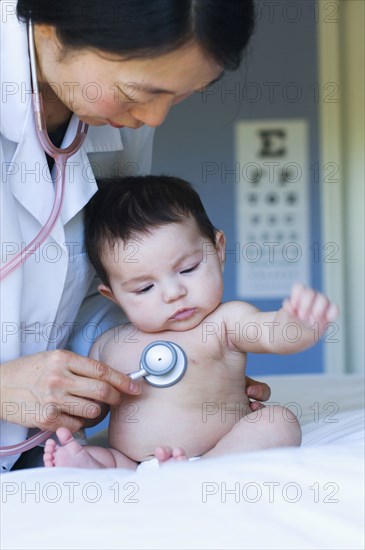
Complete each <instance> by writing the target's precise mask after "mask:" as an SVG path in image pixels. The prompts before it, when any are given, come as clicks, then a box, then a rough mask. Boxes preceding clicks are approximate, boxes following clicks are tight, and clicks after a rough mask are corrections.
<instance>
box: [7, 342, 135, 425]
mask: <svg viewBox="0 0 365 550" xmlns="http://www.w3.org/2000/svg"><path fill="white" fill-rule="evenodd" d="M140 391H141V389H140V386H139V384H137V383H135V382H132V381H131V379H130V378H129V377H128V376H127V375H126V374H122V373H120V372H117V371H115V370H113V369H112V368H111V367H109V366H107V365H105V364H104V363H101V362H100V361H96V360H95V359H90V358H87V357H82V356H80V355H77V354H75V353H73V352H71V351H66V350H54V351H46V352H42V353H37V354H34V355H28V356H26V357H21V358H19V359H16V360H14V361H9V362H7V363H3V364H2V365H1V419H2V420H5V421H7V422H12V423H14V424H22V425H24V426H28V427H29V428H35V427H37V428H40V429H41V430H51V431H55V430H56V429H57V428H59V427H61V426H64V427H66V428H69V429H70V430H71V431H72V432H76V431H77V430H79V429H80V428H82V427H83V425H84V423H85V422H87V423H88V424H89V423H90V420H92V419H96V418H98V417H99V416H100V414H101V412H102V407H101V405H100V403H97V402H101V403H106V404H108V405H111V406H114V405H117V404H119V403H120V401H121V398H122V395H121V394H124V393H125V394H129V395H138V394H139V393H140Z"/></svg>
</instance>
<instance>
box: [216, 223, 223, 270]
mask: <svg viewBox="0 0 365 550" xmlns="http://www.w3.org/2000/svg"><path fill="white" fill-rule="evenodd" d="M215 247H216V250H217V254H218V258H219V260H220V262H221V265H222V269H223V267H224V263H225V261H226V236H225V234H224V233H223V231H216V232H215Z"/></svg>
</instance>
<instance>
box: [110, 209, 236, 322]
mask: <svg viewBox="0 0 365 550" xmlns="http://www.w3.org/2000/svg"><path fill="white" fill-rule="evenodd" d="M224 254H225V239H224V235H223V233H221V232H217V235H216V243H215V244H213V243H211V242H209V241H208V240H207V238H206V237H203V236H202V235H201V234H200V232H199V230H198V227H197V224H196V222H195V220H193V219H191V218H188V219H187V220H186V221H184V222H181V223H173V224H168V225H163V226H161V227H158V228H154V229H152V230H151V232H150V233H149V234H148V235H144V234H139V235H138V236H137V237H136V239H134V240H131V241H128V242H127V243H123V242H122V241H120V242H118V243H116V245H115V248H114V250H113V251H111V250H110V249H109V250H108V251H107V252H106V253H105V255H104V258H103V264H104V266H105V268H106V271H107V272H108V274H109V280H110V287H107V286H105V285H100V286H99V291H100V292H101V293H102V294H104V295H105V296H107V297H108V298H110V299H111V300H113V301H114V302H116V303H117V304H118V305H119V306H120V307H121V308H122V309H123V310H124V312H125V313H126V315H127V317H128V319H129V320H130V321H131V322H133V323H134V324H135V325H136V326H137V327H138V329H139V330H142V331H144V332H160V331H165V330H176V331H185V330H190V329H192V328H194V327H196V326H197V325H198V324H199V323H201V321H202V320H203V319H204V318H205V317H206V316H207V315H209V313H211V312H212V311H214V309H215V308H216V307H217V306H218V305H219V304H220V303H221V300H222V295H223V278H222V273H223V265H224Z"/></svg>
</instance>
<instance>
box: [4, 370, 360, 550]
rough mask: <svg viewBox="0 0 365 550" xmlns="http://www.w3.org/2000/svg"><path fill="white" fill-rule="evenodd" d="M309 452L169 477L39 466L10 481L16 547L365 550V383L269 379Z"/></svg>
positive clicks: (201, 463) (222, 462)
mask: <svg viewBox="0 0 365 550" xmlns="http://www.w3.org/2000/svg"><path fill="white" fill-rule="evenodd" d="M265 381H267V382H268V383H269V384H270V386H271V388H272V397H271V400H270V403H276V402H280V403H281V404H282V405H285V406H287V407H288V408H290V409H291V410H292V411H293V412H294V413H295V414H296V415H297V416H298V417H299V419H300V422H301V424H302V429H303V444H302V447H301V448H283V449H274V450H267V451H261V452H257V453H252V454H245V455H243V454H240V455H238V454H237V455H230V456H224V457H221V458H215V459H210V460H196V461H194V462H184V463H181V462H180V463H175V464H171V465H165V466H164V467H163V468H159V469H145V470H143V469H142V470H140V471H137V472H130V471H125V470H116V469H114V470H112V469H108V470H81V469H75V468H50V469H45V468H40V469H32V470H23V471H16V472H11V473H8V474H5V475H3V476H2V477H1V483H2V494H1V520H2V521H1V524H2V530H1V531H2V533H1V548H3V549H4V550H5V549H17V550H18V549H22V548H29V549H33V548H34V549H36V548H37V549H43V548H44V549H45V548H47V549H53V548H54V549H56V548H57V549H102V548H108V549H116V548H125V549H168V548H169V549H170V548H171V549H190V548H191V549H215V548H216V549H220V548H221V549H230V548H232V549H252V548H255V549H280V550H283V549H291V550H292V549H316V550H317V549H322V548H323V549H330V550H336V549H347V550H348V549H351V550H356V549H363V548H364V413H363V410H364V381H363V379H362V378H360V377H358V376H351V375H349V376H338V377H333V376H331V377H329V376H322V375H306V376H302V375H300V376H276V377H269V378H267V377H266V378H265Z"/></svg>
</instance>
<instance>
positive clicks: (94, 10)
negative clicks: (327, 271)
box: [0, 0, 270, 470]
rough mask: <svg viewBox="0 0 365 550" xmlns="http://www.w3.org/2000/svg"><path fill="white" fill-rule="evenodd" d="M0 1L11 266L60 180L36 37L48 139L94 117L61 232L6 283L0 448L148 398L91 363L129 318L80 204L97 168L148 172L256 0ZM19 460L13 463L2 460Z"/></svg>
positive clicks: (265, 393) (237, 48)
mask: <svg viewBox="0 0 365 550" xmlns="http://www.w3.org/2000/svg"><path fill="white" fill-rule="evenodd" d="M0 5H1V10H2V14H1V55H2V60H1V61H2V72H1V78H2V101H1V158H2V184H1V209H2V210H1V239H2V242H1V246H2V251H1V261H2V265H3V266H4V265H6V264H7V262H8V261H9V260H11V259H12V258H13V257H14V255H16V254H17V253H19V252H20V251H21V250H22V249H24V247H25V246H26V245H27V244H28V243H29V242H30V241H32V239H33V238H34V236H35V235H37V234H38V233H39V231H40V229H41V227H42V225H44V224H45V222H46V221H47V218H48V216H49V213H50V211H51V209H52V205H53V202H54V193H55V192H54V189H55V188H54V184H55V180H56V179H57V177H59V173H58V172H57V166H55V165H54V161H53V159H52V158H51V157H49V156H47V155H46V154H45V152H44V149H43V147H42V145H41V143H40V141H39V138H38V135H37V133H36V129H35V122H34V113H33V109H32V101H31V90H32V80H31V71H30V58H29V51H28V37H29V33H31V36H30V38H31V39H33V40H34V53H35V60H34V63H35V65H36V67H35V69H36V73H34V72H33V73H32V74H33V79H34V78H35V79H36V80H37V82H36V83H34V82H33V88H34V84H38V87H39V90H40V92H41V93H42V96H43V103H44V113H45V122H46V128H47V131H48V135H49V137H50V139H51V141H52V142H53V143H54V144H55V145H56V146H57V147H62V148H64V147H67V146H68V145H69V144H70V143H71V142H72V141H73V138H74V136H75V133H76V130H77V126H78V122H79V120H80V121H82V122H84V123H86V124H88V125H89V129H88V132H87V135H86V139H85V141H84V142H83V145H82V146H81V148H80V149H79V150H78V152H77V153H75V154H74V155H73V156H72V157H71V158H70V159H69V161H68V163H67V170H66V175H65V196H64V201H63V205H62V210H61V213H60V216H59V218H58V220H57V222H56V224H55V226H54V228H53V229H52V231H51V233H50V235H49V236H48V238H47V239H46V240H45V242H44V243H43V244H42V245H41V246H40V247H39V248H37V249H34V250H35V251H34V253H33V254H31V253H30V252H27V254H26V255H25V257H24V258H23V259H22V262H21V265H20V266H19V267H18V268H17V269H16V270H14V271H13V272H12V273H10V275H9V276H7V277H6V278H5V279H4V280H3V281H2V283H1V421H2V424H1V446H4V445H6V446H7V445H11V444H14V443H17V442H19V441H21V440H24V439H25V438H26V437H27V435H28V431H29V428H37V429H42V430H48V429H49V430H52V431H54V430H56V429H57V428H58V427H59V426H66V427H68V428H70V429H71V430H72V431H73V432H76V431H78V430H79V429H80V428H82V427H85V426H87V425H91V424H93V423H94V424H95V423H96V422H97V421H98V420H99V419H100V418H101V416H102V415H103V414H105V411H102V407H100V406H99V405H98V404H97V402H102V403H105V405H106V406H107V405H115V404H117V403H118V402H119V399H120V394H121V392H122V393H123V392H125V393H129V394H133V393H139V391H140V390H139V387H138V385H135V384H133V383H131V380H130V379H129V378H128V377H126V376H125V375H122V374H120V373H118V372H116V371H114V370H113V369H111V368H110V367H108V366H107V365H103V364H100V363H97V362H96V361H94V360H92V359H89V358H87V353H88V349H89V347H90V345H91V343H92V341H93V340H94V338H95V337H96V336H98V334H100V333H101V332H103V331H104V330H105V329H106V328H109V327H110V326H111V325H112V324H113V323H114V324H119V323H120V322H121V319H120V312H119V310H118V311H116V310H112V309H111V306H110V302H109V301H108V304H106V303H105V301H104V299H103V298H102V297H101V296H99V295H98V293H97V291H96V288H97V281H96V280H95V274H94V271H93V269H92V267H91V266H90V264H89V262H88V259H87V257H86V255H85V250H84V245H83V208H84V206H85V204H86V203H87V202H88V201H89V199H90V198H91V197H92V195H93V194H94V193H95V191H96V189H97V185H96V182H95V176H96V177H97V176H112V175H115V174H119V175H120V174H123V173H125V174H131V173H139V174H141V173H148V172H149V171H150V168H151V154H152V138H153V132H154V128H155V127H157V126H159V125H160V124H162V123H163V121H164V119H165V117H166V115H167V114H168V112H169V110H170V109H171V107H172V106H173V105H176V104H177V103H180V102H181V101H183V100H184V99H185V98H187V97H188V96H190V95H191V94H193V93H194V92H198V91H200V90H202V89H203V88H204V87H205V86H207V85H208V84H209V83H212V82H213V81H215V80H217V79H219V78H220V76H221V75H222V73H223V71H224V69H234V68H236V67H237V66H238V64H239V62H240V59H241V55H242V52H243V50H244V48H245V46H246V44H247V42H248V39H249V37H250V34H251V31H252V28H253V16H254V14H253V2H251V1H250V0H237V1H236V0H232V1H230V2H226V1H225V0H214V2H212V1H210V0H167V1H166V0H153V1H151V0H132V1H130V0H119V1H116V0H114V1H113V0H99V1H94V2H89V0H72V2H71V1H67V0H53V1H52V2H49V0H19V1H18V2H16V1H14V2H1V4H0ZM30 19H31V21H32V27H33V28H30V27H29V24H28V23H29V20H30ZM33 70H34V68H33ZM35 74H36V76H34V75H35ZM130 337H131V338H133V334H132V332H131V335H130ZM248 394H249V395H250V396H251V397H254V398H256V399H258V400H265V399H268V397H269V394H270V390H269V388H268V387H267V386H266V385H264V384H258V383H255V382H254V381H251V380H250V379H248ZM41 452H42V451H41V449H39V448H38V450H37V449H36V452H34V450H31V451H28V452H26V453H23V455H22V456H21V458H20V459H19V461H18V467H21V468H23V467H30V466H32V465H38V464H39V456H40V454H41ZM18 458H19V454H18V455H13V456H10V457H5V458H3V459H2V469H3V470H9V469H11V468H12V466H13V465H14V463H15V461H16V460H17V459H18ZM19 464H20V466H19Z"/></svg>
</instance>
